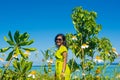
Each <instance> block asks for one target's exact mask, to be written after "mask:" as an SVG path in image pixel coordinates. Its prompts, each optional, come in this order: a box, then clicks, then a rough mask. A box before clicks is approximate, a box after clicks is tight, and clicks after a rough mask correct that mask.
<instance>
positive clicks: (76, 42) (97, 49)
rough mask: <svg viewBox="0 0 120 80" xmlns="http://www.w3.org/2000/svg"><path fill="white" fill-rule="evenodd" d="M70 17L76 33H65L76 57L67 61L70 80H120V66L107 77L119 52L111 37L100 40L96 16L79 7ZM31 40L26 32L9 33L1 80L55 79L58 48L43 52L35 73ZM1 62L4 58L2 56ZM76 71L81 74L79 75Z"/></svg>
mask: <svg viewBox="0 0 120 80" xmlns="http://www.w3.org/2000/svg"><path fill="white" fill-rule="evenodd" d="M71 18H72V22H73V25H74V28H75V33H67V34H66V40H67V45H68V49H69V50H71V52H72V54H73V55H74V56H73V57H72V58H71V59H70V60H68V65H69V67H70V70H71V80H88V79H89V80H115V79H116V80H117V79H120V75H119V74H120V73H119V72H117V69H118V67H119V66H120V64H118V65H117V66H116V68H115V71H114V76H113V77H110V76H106V75H104V73H105V70H106V68H107V67H108V66H110V65H111V64H112V62H114V60H115V59H116V58H117V57H118V53H117V51H116V49H115V48H113V46H112V43H111V42H110V40H109V39H108V38H106V37H102V38H99V36H98V35H99V32H100V30H101V29H102V25H100V24H98V23H97V22H96V18H97V13H96V12H94V11H88V10H84V9H83V8H82V7H76V8H74V9H73V10H72V14H71ZM29 38H30V35H29V34H28V33H27V32H25V33H22V34H21V33H20V32H19V31H16V32H15V33H14V35H12V33H11V31H9V32H8V37H6V36H4V40H5V41H6V42H7V43H8V45H9V46H7V47H5V48H1V49H0V53H1V54H2V55H3V54H4V53H8V56H7V58H6V60H5V61H7V63H6V64H5V65H3V68H1V69H0V80H54V71H52V67H54V52H55V47H52V48H50V49H46V50H45V51H41V53H42V55H43V57H44V59H42V62H43V64H42V65H40V67H41V69H40V70H41V71H36V70H32V67H33V62H32V61H30V60H29V55H30V53H32V52H34V51H36V50H37V49H36V48H31V47H29V46H30V45H31V44H33V43H34V40H32V39H31V40H30V39H29ZM3 56H4V55H3ZM76 59H78V60H79V61H78V60H76ZM0 61H4V59H3V58H2V57H1V58H0ZM100 63H102V65H99V64H100ZM11 66H12V67H13V68H12V69H11ZM42 71H43V72H42ZM76 72H79V74H78V75H76Z"/></svg>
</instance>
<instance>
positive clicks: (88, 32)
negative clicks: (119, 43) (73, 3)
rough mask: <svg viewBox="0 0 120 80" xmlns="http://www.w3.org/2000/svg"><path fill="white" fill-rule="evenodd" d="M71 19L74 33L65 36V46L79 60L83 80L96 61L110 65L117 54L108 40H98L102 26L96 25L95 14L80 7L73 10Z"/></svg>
mask: <svg viewBox="0 0 120 80" xmlns="http://www.w3.org/2000/svg"><path fill="white" fill-rule="evenodd" d="M71 17H72V20H73V24H74V28H75V31H76V33H75V34H72V33H69V34H66V38H67V44H68V47H69V48H70V49H71V50H72V52H73V54H75V56H76V57H77V58H79V59H80V63H79V64H80V68H81V69H82V74H84V75H82V79H84V80H85V76H87V75H88V76H89V75H90V74H91V70H92V69H94V66H95V65H96V63H95V62H96V61H98V60H100V61H103V62H104V63H105V64H106V63H112V62H113V61H114V59H115V58H116V57H117V54H116V52H115V51H113V48H112V44H111V42H110V40H109V39H107V38H105V37H104V38H98V33H99V32H100V30H101V29H102V26H101V25H100V24H97V23H96V18H97V13H96V12H94V11H92V12H89V11H87V10H83V8H82V7H76V8H74V9H73V11H72V16H71ZM95 57H96V59H95ZM70 65H72V63H71V64H70ZM77 65H78V64H77ZM80 68H79V69H80Z"/></svg>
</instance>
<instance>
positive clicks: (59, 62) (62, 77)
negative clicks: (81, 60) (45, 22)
mask: <svg viewBox="0 0 120 80" xmlns="http://www.w3.org/2000/svg"><path fill="white" fill-rule="evenodd" d="M55 44H56V46H57V48H58V50H57V51H56V53H55V58H56V64H55V65H56V66H55V78H56V80H70V69H69V67H68V65H67V54H68V50H67V47H66V39H65V36H64V35H63V34H58V35H57V36H56V37H55Z"/></svg>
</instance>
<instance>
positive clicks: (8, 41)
mask: <svg viewBox="0 0 120 80" xmlns="http://www.w3.org/2000/svg"><path fill="white" fill-rule="evenodd" d="M4 40H5V41H6V42H7V43H8V44H9V45H14V42H13V41H11V40H8V39H7V37H6V36H4Z"/></svg>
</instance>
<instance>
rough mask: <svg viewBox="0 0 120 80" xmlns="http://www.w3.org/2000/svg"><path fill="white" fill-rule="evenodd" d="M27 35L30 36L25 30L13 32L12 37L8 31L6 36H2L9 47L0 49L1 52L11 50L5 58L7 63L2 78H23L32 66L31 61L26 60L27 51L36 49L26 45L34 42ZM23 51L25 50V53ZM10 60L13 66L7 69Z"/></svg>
mask: <svg viewBox="0 0 120 80" xmlns="http://www.w3.org/2000/svg"><path fill="white" fill-rule="evenodd" d="M29 37H30V36H29V34H28V33H27V32H25V33H23V34H20V33H19V31H16V32H15V34H14V37H12V34H11V32H10V31H9V32H8V38H7V37H6V36H4V40H5V41H6V42H7V43H8V44H9V47H6V48H2V49H0V52H1V53H3V52H7V51H8V50H11V51H10V53H9V54H8V57H7V59H6V61H8V63H7V64H6V65H5V67H4V70H3V73H2V77H1V79H2V80H4V79H5V80H7V79H13V80H14V79H20V80H22V79H23V80H24V79H25V78H26V76H27V75H26V74H27V73H28V71H29V70H30V69H31V67H32V62H30V61H28V57H29V52H30V51H35V50H36V48H28V47H26V46H29V45H31V44H32V43H33V42H34V40H29ZM23 51H25V53H24V52H23ZM19 55H21V56H19ZM19 58H20V59H19ZM12 61H13V63H12V65H13V67H14V70H9V69H8V68H9V66H10V63H11V62H12ZM7 75H8V76H7Z"/></svg>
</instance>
